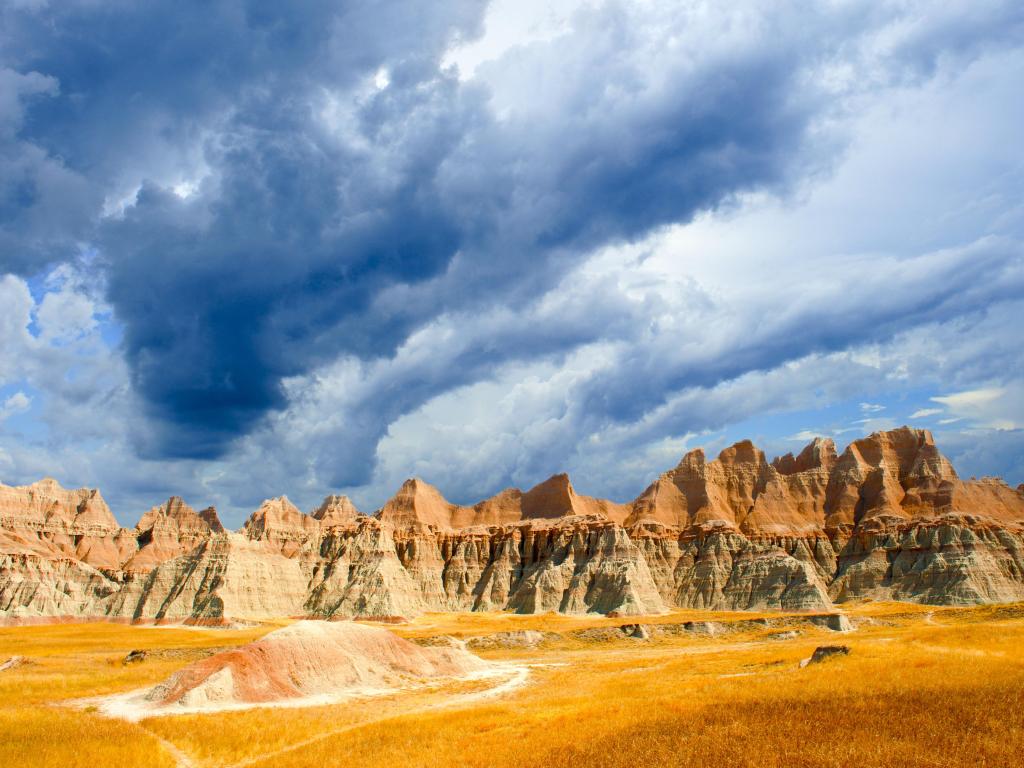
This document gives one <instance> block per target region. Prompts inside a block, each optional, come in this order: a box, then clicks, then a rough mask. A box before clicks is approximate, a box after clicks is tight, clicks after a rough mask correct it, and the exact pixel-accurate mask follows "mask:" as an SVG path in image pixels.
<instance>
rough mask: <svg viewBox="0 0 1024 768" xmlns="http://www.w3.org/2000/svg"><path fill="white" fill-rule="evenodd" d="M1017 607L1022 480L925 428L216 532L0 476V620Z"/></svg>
mask: <svg viewBox="0 0 1024 768" xmlns="http://www.w3.org/2000/svg"><path fill="white" fill-rule="evenodd" d="M865 597H871V598H875V599H894V600H908V601H917V602H927V603H936V604H967V603H979V602H1004V601H1013V600H1021V599H1024V488H1016V489H1013V488H1010V487H1009V486H1007V485H1006V484H1005V483H1004V482H1002V481H1001V480H997V479H993V478H985V479H982V480H973V479H972V480H962V479H960V478H959V477H958V476H957V474H956V472H955V471H954V469H953V467H952V465H951V464H950V463H949V461H948V460H947V459H946V458H945V457H944V456H942V454H941V453H940V452H939V450H938V448H937V447H936V445H935V443H934V440H933V439H932V436H931V434H930V433H928V432H927V431H923V430H914V429H910V428H907V427H904V428H901V429H897V430H892V431H889V432H879V433H876V434H873V435H870V436H869V437H866V438H863V439H861V440H857V441H855V442H854V443H852V444H851V445H850V446H849V447H847V448H846V450H845V451H844V452H843V453H842V454H839V453H838V452H837V451H836V447H835V445H834V444H833V443H832V441H830V440H821V439H817V440H815V441H813V442H812V443H811V444H809V445H808V446H807V447H806V448H804V449H803V451H801V452H800V453H798V454H796V455H793V454H787V455H786V456H781V457H778V458H776V459H774V460H773V461H769V460H768V458H767V457H766V456H765V454H764V453H763V452H762V451H760V450H759V449H758V448H757V447H756V446H754V445H753V444H752V443H750V442H749V441H743V442H740V443H737V444H736V445H733V446H731V447H729V448H727V449H725V450H724V451H722V452H721V453H720V454H719V455H718V456H717V457H716V458H714V459H708V458H707V457H706V456H705V454H704V452H703V451H701V450H699V449H698V450H695V451H691V452H690V453H688V454H687V455H686V456H684V457H683V459H682V460H681V461H680V462H679V464H678V465H677V466H676V467H674V468H673V469H671V470H669V471H668V472H665V473H664V474H662V475H661V476H660V477H658V478H657V479H656V480H655V481H654V482H653V483H652V484H651V485H650V486H649V487H648V488H647V489H645V490H644V491H643V492H642V493H641V494H640V496H639V497H637V498H636V499H635V500H634V501H632V502H630V503H628V504H619V503H615V502H612V501H607V500H604V499H596V498H593V497H590V496H585V495H583V494H580V493H578V492H577V491H576V489H575V488H574V487H573V485H572V483H571V482H570V480H569V478H568V476H566V475H564V474H558V475H554V476H552V477H551V478H549V479H548V480H546V481H544V482H543V483H540V484H539V485H538V486H536V487H534V488H532V489H530V490H527V491H521V490H519V489H517V488H509V489H506V490H504V491H501V492H500V493H498V494H496V495H495V496H493V497H491V498H489V499H484V500H483V501H480V502H478V503H476V504H474V505H469V506H466V505H458V504H453V503H451V502H449V501H448V500H447V499H445V498H444V496H443V495H442V494H441V492H440V491H439V490H438V489H437V488H435V487H433V486H431V485H429V484H428V483H426V482H424V481H423V480H420V479H411V480H409V481H407V482H406V483H405V484H403V486H402V487H401V488H400V489H399V491H398V493H396V494H395V496H394V497H392V498H391V499H390V500H389V501H388V502H387V503H386V504H385V505H384V506H383V507H382V508H381V509H380V510H378V511H377V512H376V513H375V514H374V515H364V514H362V513H360V512H358V511H357V510H356V508H355V507H354V506H353V505H352V503H351V502H350V501H349V500H348V499H347V498H345V497H343V496H329V497H327V498H326V499H325V500H324V502H323V503H322V504H321V505H319V507H317V509H316V510H314V511H313V512H312V513H311V514H304V513H303V512H301V511H300V510H298V509H297V508H296V507H295V506H294V505H293V504H291V502H289V501H288V499H287V498H285V497H283V496H282V497H279V498H277V499H271V500H269V501H266V502H264V503H263V505H262V506H261V507H260V508H259V509H258V510H257V511H256V512H254V513H253V515H252V516H251V517H250V518H249V520H248V521H246V523H245V525H244V526H243V527H242V529H241V530H240V531H239V532H238V533H229V532H225V531H224V530H223V527H222V526H221V525H220V522H219V521H218V520H217V517H216V512H214V511H213V510H212V509H207V510H204V511H202V512H199V513H196V512H195V511H194V510H193V509H192V508H191V507H189V506H188V505H187V504H185V502H184V501H182V500H181V499H179V498H176V497H174V498H171V499H170V500H169V501H168V502H166V503H165V504H163V505H161V506H159V507H154V508H153V509H152V510H150V511H149V512H147V513H146V514H145V515H143V517H142V520H141V521H140V522H139V524H138V526H136V528H134V529H126V528H120V527H119V526H118V525H117V523H116V521H115V520H114V517H113V515H111V513H110V510H109V509H108V508H107V506H106V504H105V503H104V502H103V500H102V497H101V496H100V495H99V492H98V491H91V490H86V489H82V490H78V491H68V490H65V489H63V488H61V487H60V486H59V485H58V484H57V483H56V482H55V481H53V480H43V481H40V482H39V483H35V484H33V485H30V486H23V487H17V488H12V487H7V486H0V619H2V620H8V621H10V620H22V619H29V618H32V617H40V616H76V617H80V616H89V617H112V618H118V619H131V620H139V621H195V622H204V623H219V622H227V621H231V620H234V619H247V618H267V617H281V616H296V617H297V616H322V617H331V616H360V617H376V618H385V617H396V616H413V615H416V614H418V613H421V612H423V611H431V610H443V611H452V610H467V611H481V610H513V611H517V612H522V613H530V612H542V611H561V612H565V613H584V612H600V613H608V612H613V611H614V612H618V613H620V614H624V615H625V614H634V615H635V614H644V613H658V612H661V611H664V610H666V609H668V608H670V607H672V606H681V607H697V608H710V609H729V610H737V609H739V610H744V609H780V610H809V609H821V608H828V607H830V606H832V605H833V603H834V602H841V601H844V600H851V599H859V598H865Z"/></svg>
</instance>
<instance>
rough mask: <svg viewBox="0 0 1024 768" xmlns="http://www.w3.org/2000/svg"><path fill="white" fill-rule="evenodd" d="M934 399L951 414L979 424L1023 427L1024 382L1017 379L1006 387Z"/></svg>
mask: <svg viewBox="0 0 1024 768" xmlns="http://www.w3.org/2000/svg"><path fill="white" fill-rule="evenodd" d="M931 399H932V400H934V401H935V402H937V403H941V404H942V405H944V406H946V409H947V410H948V411H949V412H950V414H951V415H952V416H955V417H958V418H961V419H967V420H969V421H970V422H971V423H972V424H973V425H974V426H976V427H983V428H989V429H1017V428H1019V427H1021V426H1024V381H1019V380H1016V381H1013V382H1010V383H1008V384H1006V385H1005V386H999V387H981V388H978V389H970V390H966V391H963V392H954V393H952V394H949V395H942V396H939V397H933V398H931ZM948 423H952V422H948Z"/></svg>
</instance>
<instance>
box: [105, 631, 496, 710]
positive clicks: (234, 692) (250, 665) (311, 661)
mask: <svg viewBox="0 0 1024 768" xmlns="http://www.w3.org/2000/svg"><path fill="white" fill-rule="evenodd" d="M491 666H492V665H491V664H489V663H487V662H485V661H483V660H482V659H480V658H478V657H476V656H474V655H473V654H471V653H469V652H468V651H466V650H464V649H463V648H452V647H423V646H419V645H416V644H415V643H411V642H409V641H408V640H404V639H402V638H400V637H398V636H397V635H395V634H393V633H392V632H389V631H387V630H386V629H381V628H378V627H368V626H364V625H362V624H353V623H351V622H338V623H328V622H323V621H300V622H296V623H295V624H292V625H291V626H288V627H284V628H283V629H278V630H276V631H274V632H271V633H270V634H268V635H266V636H264V637H262V638H261V639H259V640H257V641H255V642H252V643H249V644H248V645H245V646H243V647H241V648H237V649H233V650H228V651H223V652H221V653H218V654H216V655H214V656H211V657H209V658H206V659H202V660H200V661H197V662H194V663H193V664H190V665H189V666H187V667H185V668H184V669H182V670H180V671H178V672H176V673H174V675H172V676H171V677H170V679H168V680H167V681H166V682H164V683H162V684H160V685H157V686H156V687H154V688H151V689H149V690H148V691H144V692H142V693H141V694H136V695H129V696H127V697H125V696H118V697H113V699H112V700H108V701H106V702H104V708H105V709H106V710H107V711H108V713H110V714H124V713H126V712H131V713H132V714H134V715H135V716H142V715H146V714H156V713H163V712H170V711H179V712H180V711H219V710H224V709H236V708H242V707H245V706H252V705H259V704H280V703H288V702H295V701H298V700H303V699H310V698H311V697H317V700H319V701H327V700H331V699H336V698H339V697H350V696H359V695H366V694H368V693H381V692H384V691H387V690H390V689H398V688H409V687H411V686H417V685H424V684H427V683H436V682H437V681H440V680H444V679H446V678H464V677H467V676H469V675H479V674H480V673H482V672H487V671H489V670H490V668H491Z"/></svg>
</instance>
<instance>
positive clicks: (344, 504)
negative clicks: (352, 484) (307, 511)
mask: <svg viewBox="0 0 1024 768" xmlns="http://www.w3.org/2000/svg"><path fill="white" fill-rule="evenodd" d="M311 517H312V518H313V519H314V520H317V521H318V522H319V523H320V527H321V528H330V527H332V526H336V525H348V524H350V523H354V522H355V521H356V520H358V519H359V510H358V509H356V505H355V504H353V503H352V500H351V499H349V497H348V496H334V495H331V496H327V497H326V498H325V499H324V500H323V501H322V502H321V503H320V506H319V507H317V508H316V510H314V512H313V514H312V515H311Z"/></svg>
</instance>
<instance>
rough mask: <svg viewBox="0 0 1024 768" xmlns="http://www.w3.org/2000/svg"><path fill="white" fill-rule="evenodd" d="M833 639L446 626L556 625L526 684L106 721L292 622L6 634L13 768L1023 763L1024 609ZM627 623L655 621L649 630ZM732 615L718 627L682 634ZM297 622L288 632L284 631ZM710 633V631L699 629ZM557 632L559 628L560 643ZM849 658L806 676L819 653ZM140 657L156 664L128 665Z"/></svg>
mask: <svg viewBox="0 0 1024 768" xmlns="http://www.w3.org/2000/svg"><path fill="white" fill-rule="evenodd" d="M848 614H849V615H850V617H851V618H852V620H853V622H854V624H855V625H856V626H857V629H856V631H854V632H851V633H842V634H840V633H836V632H832V631H830V630H828V629H825V628H819V627H816V626H812V625H809V624H808V622H807V621H806V620H805V619H804V618H803V617H801V616H799V615H794V616H791V617H787V618H780V617H779V616H778V615H772V621H771V622H769V624H768V625H767V626H766V625H764V624H759V623H756V622H751V621H749V619H751V618H755V617H756V616H757V614H749V613H743V614H722V613H716V614H706V613H705V614H702V613H699V612H694V611H686V612H675V613H672V614H669V615H666V616H659V617H655V618H651V619H648V620H640V621H641V623H645V624H648V625H649V624H657V623H661V624H665V625H668V626H667V630H666V631H663V632H659V631H656V630H655V631H652V632H650V633H649V634H650V635H651V637H650V639H638V638H633V637H627V636H626V635H624V634H623V633H621V632H616V631H613V632H605V633H602V632H587V631H586V630H590V629H599V628H602V627H608V628H614V627H617V626H619V625H622V624H624V623H625V620H623V619H605V618H599V617H588V618H577V617H565V616H557V615H540V616H514V615H504V614H445V615H441V614H432V615H428V616H425V617H423V618H421V619H419V620H417V621H415V622H412V623H410V624H406V625H398V626H394V627H391V629H393V630H394V631H395V632H396V633H398V634H400V635H402V636H405V637H408V638H410V639H414V640H416V641H417V642H424V643H431V642H435V641H434V640H432V639H431V638H435V637H439V636H455V637H458V638H471V637H478V636H488V635H492V634H494V633H496V632H506V631H515V630H526V629H530V630H541V631H543V632H545V633H552V634H545V635H544V637H545V640H544V642H543V643H541V645H540V646H538V647H535V648H508V647H502V644H501V643H496V644H495V643H492V644H491V645H493V646H495V647H489V648H483V649H478V650H477V652H478V653H479V654H480V655H481V656H483V657H484V658H487V659H491V660H496V661H504V662H514V663H515V665H516V666H517V667H520V668H528V670H529V672H528V676H526V678H525V682H523V681H522V680H516V681H513V682H514V683H516V682H518V683H521V684H518V685H516V684H503V685H502V687H501V689H500V690H497V691H494V690H491V688H493V684H492V683H488V682H481V681H469V682H461V683H453V684H448V685H443V686H440V687H433V688H427V689H423V690H418V691H412V692H404V693H400V694H395V695H390V696H378V697H374V698H370V699H358V700H351V701H347V702H344V703H336V704H332V705H330V706H320V707H309V708H290V709H283V708H258V709H251V710H247V711H241V712H219V713H216V714H203V715H177V716H168V717H151V718H148V719H144V720H142V721H140V722H137V723H130V722H125V721H123V720H117V719H109V718H106V717H103V716H102V715H101V714H100V712H99V711H98V710H97V709H96V708H95V707H91V706H82V705H79V706H77V707H75V706H69V702H72V701H75V700H80V699H82V698H84V697H92V696H100V695H106V694H112V693H117V692H123V691H127V690H132V689H137V688H140V687H144V686H148V685H152V684H155V683H157V682H159V681H161V680H164V679H165V678H167V676H168V675H170V674H171V673H173V672H174V671H175V670H177V669H180V668H181V667H183V666H185V665H186V664H188V663H190V662H192V661H195V660H196V659H200V658H203V657H204V656H207V655H209V654H211V653H212V652H214V651H216V650H219V649H222V648H225V647H233V646H238V645H241V644H244V643H246V642H249V641H251V640H254V639H256V638H258V637H261V636H263V635H264V634H266V633H267V632H269V631H271V630H272V629H274V628H275V625H270V624H267V625H262V626H259V627H253V628H250V629H243V630H223V629H218V630H213V629H210V630H199V629H183V628H144V627H130V626H124V625H116V624H78V625H57V626H36V627H15V628H5V629H0V664H2V663H3V662H4V661H5V660H6V659H8V658H9V657H11V656H20V657H22V658H23V659H24V661H23V662H22V663H20V664H19V665H17V666H14V667H13V668H10V669H6V670H3V671H0V765H17V766H96V765H117V766H119V768H130V766H168V767H172V766H175V765H177V766H196V767H197V768H199V767H204V766H305V765H359V766H360V768H370V767H371V766H434V765H451V766H459V765H468V766H521V765H523V764H524V763H527V764H532V765H545V766H578V765H595V766H630V768H633V767H634V766H690V765H693V766H702V765H713V764H717V765H729V766H778V767H779V768H782V766H787V767H788V766H833V765H834V766H840V765H843V766H847V765H853V766H859V767H863V768H870V767H872V766H960V765H971V766H1008V765H1017V764H1020V760H1021V754H1022V753H1024V606H1022V605H1011V606H999V607H979V608H970V609H954V608H934V609H933V608H924V607H920V606H908V605H895V604H866V605H862V606H859V607H855V608H851V609H850V610H849V611H848ZM629 621H637V620H636V619H630V620H629ZM686 621H695V622H701V621H713V622H716V625H715V626H714V627H711V629H713V630H717V632H718V634H715V635H711V636H709V635H707V634H702V633H701V631H686V632H675V631H673V625H674V626H675V627H676V628H678V626H679V625H680V624H681V623H682V622H686ZM276 626H279V625H276ZM697 627H698V629H703V625H699V624H698V625H697ZM555 633H557V634H555ZM836 643H842V644H844V645H847V646H849V647H850V648H851V653H850V655H848V656H842V657H839V658H836V659H833V660H830V661H827V662H825V663H822V664H816V665H812V666H809V667H806V668H803V669H802V668H800V666H799V662H800V660H801V659H805V658H807V657H809V656H810V655H811V652H812V651H813V650H814V648H815V647H816V646H819V645H825V644H836ZM133 649H145V650H146V651H147V652H148V653H147V656H146V659H145V660H144V661H142V662H141V663H136V664H128V665H125V664H124V663H123V659H124V656H125V655H126V654H127V653H128V652H129V651H130V650H133Z"/></svg>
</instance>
